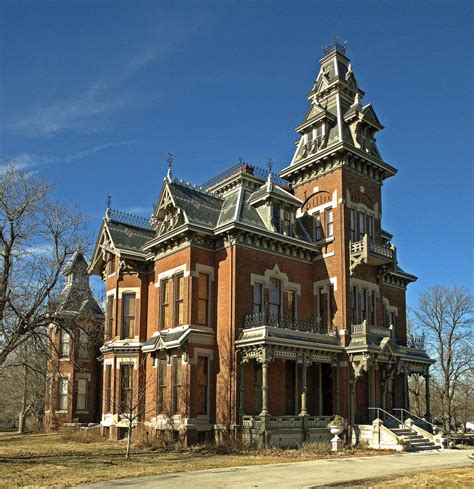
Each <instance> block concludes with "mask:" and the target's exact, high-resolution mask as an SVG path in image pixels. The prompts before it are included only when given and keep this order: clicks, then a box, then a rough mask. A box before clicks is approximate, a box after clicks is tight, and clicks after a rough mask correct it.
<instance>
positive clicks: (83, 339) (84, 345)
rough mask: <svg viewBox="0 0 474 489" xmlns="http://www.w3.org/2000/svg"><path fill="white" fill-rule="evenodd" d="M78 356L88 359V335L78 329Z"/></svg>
mask: <svg viewBox="0 0 474 489" xmlns="http://www.w3.org/2000/svg"><path fill="white" fill-rule="evenodd" d="M79 358H80V359H81V360H88V359H89V335H88V334H87V333H86V332H85V331H84V330H82V329H81V330H79Z"/></svg>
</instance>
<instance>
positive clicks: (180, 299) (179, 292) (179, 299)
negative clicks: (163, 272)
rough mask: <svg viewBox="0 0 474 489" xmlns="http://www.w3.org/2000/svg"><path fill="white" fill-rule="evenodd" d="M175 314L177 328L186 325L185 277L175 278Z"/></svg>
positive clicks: (180, 275)
mask: <svg viewBox="0 0 474 489" xmlns="http://www.w3.org/2000/svg"><path fill="white" fill-rule="evenodd" d="M174 314H175V326H179V325H181V324H183V323H184V275H183V274H182V273H180V274H179V275H176V276H175V277H174Z"/></svg>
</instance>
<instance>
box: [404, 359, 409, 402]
mask: <svg viewBox="0 0 474 489" xmlns="http://www.w3.org/2000/svg"><path fill="white" fill-rule="evenodd" d="M403 409H406V410H407V411H410V406H409V402H408V375H407V366H406V365H405V366H404V367H403Z"/></svg>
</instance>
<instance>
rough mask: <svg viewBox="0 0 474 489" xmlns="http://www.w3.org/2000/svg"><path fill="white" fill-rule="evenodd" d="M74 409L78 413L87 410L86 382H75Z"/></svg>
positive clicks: (84, 380)
mask: <svg viewBox="0 0 474 489" xmlns="http://www.w3.org/2000/svg"><path fill="white" fill-rule="evenodd" d="M76 409H77V410H79V411H86V410H87V380H86V379H79V380H78V381H77V397H76Z"/></svg>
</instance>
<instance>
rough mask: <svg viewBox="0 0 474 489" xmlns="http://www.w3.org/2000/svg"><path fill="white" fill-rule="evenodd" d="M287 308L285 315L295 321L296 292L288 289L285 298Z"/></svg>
mask: <svg viewBox="0 0 474 489" xmlns="http://www.w3.org/2000/svg"><path fill="white" fill-rule="evenodd" d="M286 305H287V310H286V315H287V317H288V319H290V321H292V322H294V321H296V292H295V291H294V290H289V291H288V298H287V304H286Z"/></svg>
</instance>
